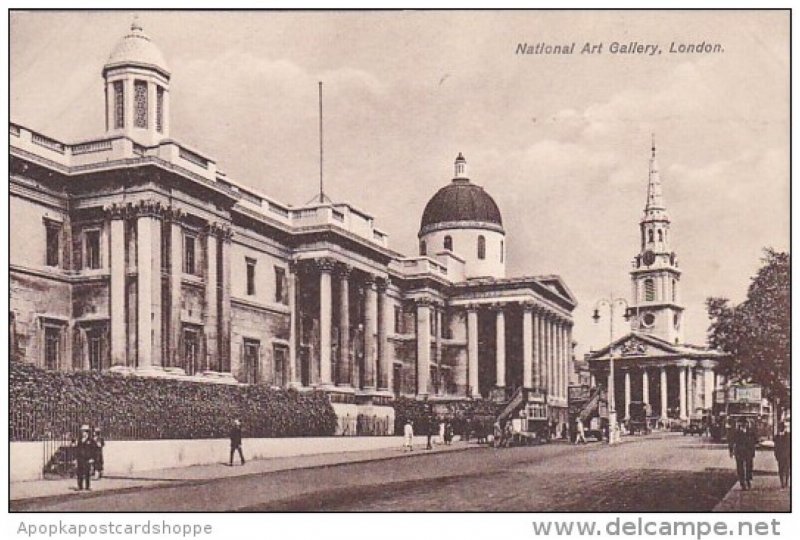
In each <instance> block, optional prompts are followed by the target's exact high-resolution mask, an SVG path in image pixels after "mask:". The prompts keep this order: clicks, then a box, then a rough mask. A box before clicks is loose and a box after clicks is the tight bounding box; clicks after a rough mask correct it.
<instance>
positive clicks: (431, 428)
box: [425, 416, 436, 450]
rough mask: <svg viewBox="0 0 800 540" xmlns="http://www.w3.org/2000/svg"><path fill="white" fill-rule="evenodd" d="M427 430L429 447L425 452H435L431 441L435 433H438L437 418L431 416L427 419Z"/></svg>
mask: <svg viewBox="0 0 800 540" xmlns="http://www.w3.org/2000/svg"><path fill="white" fill-rule="evenodd" d="M427 424H428V425H427V426H426V427H427V429H426V430H425V434H426V435H427V436H428V445H427V446H426V447H425V450H433V444H431V439H432V438H433V435H434V433H435V432H436V418H434V417H433V416H429V417H428V418H427Z"/></svg>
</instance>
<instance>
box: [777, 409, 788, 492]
mask: <svg viewBox="0 0 800 540" xmlns="http://www.w3.org/2000/svg"><path fill="white" fill-rule="evenodd" d="M773 442H774V443H775V460H776V461H777V462H778V477H780V479H781V487H782V488H786V487H789V476H790V472H791V470H792V469H791V467H792V447H791V435H790V434H789V432H788V431H787V430H786V424H784V423H783V422H780V423H779V424H778V433H777V434H776V435H775V440H774V441H773Z"/></svg>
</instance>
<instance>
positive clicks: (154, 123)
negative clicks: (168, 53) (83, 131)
mask: <svg viewBox="0 0 800 540" xmlns="http://www.w3.org/2000/svg"><path fill="white" fill-rule="evenodd" d="M103 79H104V81H105V94H106V132H107V133H108V134H111V135H123V136H125V137H128V138H130V139H133V140H134V141H135V142H137V143H139V144H142V145H144V146H153V145H156V144H158V143H159V142H160V141H161V140H163V139H167V138H169V79H170V71H169V68H168V67H167V63H166V61H165V60H164V55H162V54H161V51H160V50H159V49H158V47H156V45H155V44H154V43H153V42H152V40H151V39H150V37H149V36H148V35H147V34H145V33H144V30H143V29H142V26H141V24H139V21H138V20H134V21H133V24H131V29H130V32H128V33H127V34H126V35H125V36H123V38H122V39H121V40H120V41H119V42H117V44H116V46H115V47H114V49H113V51H111V55H110V56H109V57H108V61H107V62H106V64H105V66H103Z"/></svg>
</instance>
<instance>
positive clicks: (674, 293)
mask: <svg viewBox="0 0 800 540" xmlns="http://www.w3.org/2000/svg"><path fill="white" fill-rule="evenodd" d="M672 301H673V302H677V301H678V280H677V279H673V280H672Z"/></svg>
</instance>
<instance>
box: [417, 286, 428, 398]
mask: <svg viewBox="0 0 800 540" xmlns="http://www.w3.org/2000/svg"><path fill="white" fill-rule="evenodd" d="M430 373H431V302H430V300H427V299H419V300H417V396H420V397H425V396H427V395H428V393H429V390H428V382H429V379H430Z"/></svg>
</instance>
